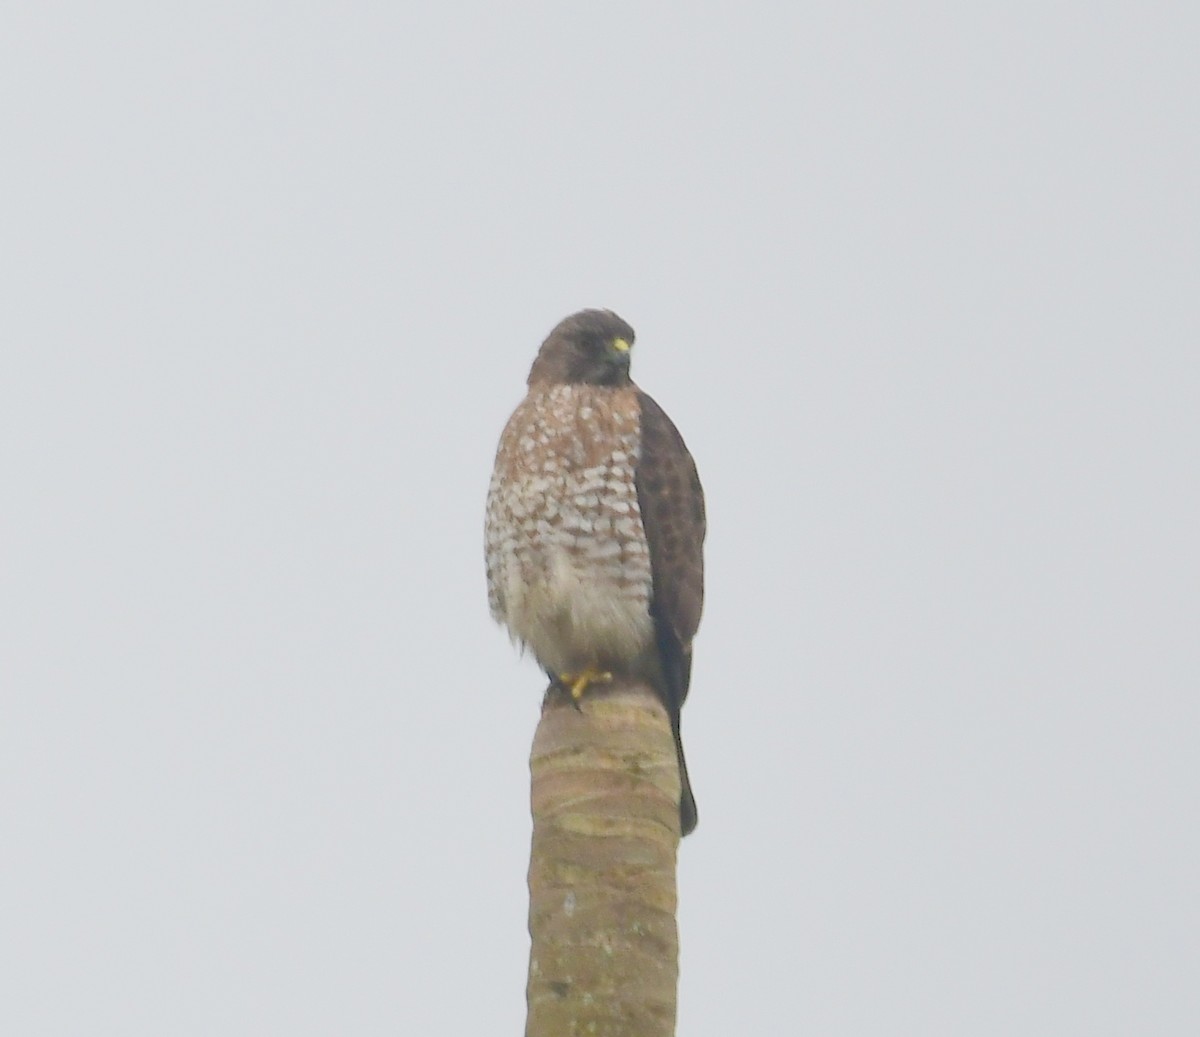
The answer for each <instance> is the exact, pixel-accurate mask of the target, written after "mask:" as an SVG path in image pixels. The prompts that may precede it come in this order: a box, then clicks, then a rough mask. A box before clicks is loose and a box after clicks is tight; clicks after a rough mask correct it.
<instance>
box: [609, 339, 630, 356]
mask: <svg viewBox="0 0 1200 1037" xmlns="http://www.w3.org/2000/svg"><path fill="white" fill-rule="evenodd" d="M613 349H615V350H616V351H617V352H618V353H628V352H629V343H628V342H626V341H625V339H623V338H615V339H613Z"/></svg>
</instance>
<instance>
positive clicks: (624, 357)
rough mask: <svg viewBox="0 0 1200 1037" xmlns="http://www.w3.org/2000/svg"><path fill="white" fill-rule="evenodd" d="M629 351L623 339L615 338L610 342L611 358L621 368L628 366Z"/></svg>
mask: <svg viewBox="0 0 1200 1037" xmlns="http://www.w3.org/2000/svg"><path fill="white" fill-rule="evenodd" d="M629 351H630V344H629V342H628V341H626V340H625V339H623V338H615V339H613V340H612V356H613V359H614V360H615V361H616V362H617V363H618V364H620V365H621V366H622V367H628V366H629Z"/></svg>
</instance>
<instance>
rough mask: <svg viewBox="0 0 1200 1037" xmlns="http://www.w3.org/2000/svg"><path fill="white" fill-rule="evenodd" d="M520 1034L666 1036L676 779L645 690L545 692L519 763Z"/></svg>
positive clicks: (670, 744) (669, 748)
mask: <svg viewBox="0 0 1200 1037" xmlns="http://www.w3.org/2000/svg"><path fill="white" fill-rule="evenodd" d="M530 771H531V774H532V779H533V792H532V802H533V849H532V855H531V857H530V862H529V934H530V937H531V940H532V946H531V948H530V956H529V983H528V986H527V988H526V996H527V1000H528V1005H529V1013H528V1016H527V1021H526V1026H525V1033H526V1037H572V1035H576V1034H578V1035H580V1037H583V1035H595V1037H672V1035H673V1034H674V1033H675V996H676V986H677V981H678V976H679V938H678V933H677V930H676V926H675V906H676V891H675V856H676V851H677V850H678V847H679V771H678V765H677V763H676V759H675V746H674V741H673V739H672V736H671V726H670V722H669V720H668V718H667V714H666V711H665V710H664V708H663V706H662V703H661V702H660V701H659V699H658V697H657V696H656V695H655V693H654V691H653V690H652V689H651V687H650V686H649V685H647V684H644V683H640V682H631V681H623V680H619V681H617V682H616V683H614V684H611V685H607V686H600V687H597V686H596V685H592V687H591V688H589V690H588V692H587V693H586V694H585V695H584V697H583V700H582V702H581V703H580V704H579V707H578V708H576V707H575V705H574V704H573V703H572V701H571V699H570V696H569V695H565V694H561V693H559V692H552V693H550V694H549V695H548V696H547V698H546V702H545V703H544V704H543V707H542V717H541V721H540V722H539V724H538V729H537V733H536V735H535V736H534V740H533V751H532V753H531V755H530Z"/></svg>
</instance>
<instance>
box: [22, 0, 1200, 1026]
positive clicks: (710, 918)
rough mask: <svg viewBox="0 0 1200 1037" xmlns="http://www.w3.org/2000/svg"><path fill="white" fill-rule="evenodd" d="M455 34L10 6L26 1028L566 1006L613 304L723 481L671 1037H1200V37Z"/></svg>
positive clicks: (185, 13) (990, 29) (366, 9)
mask: <svg viewBox="0 0 1200 1037" xmlns="http://www.w3.org/2000/svg"><path fill="white" fill-rule="evenodd" d="M423 6H425V5H423ZM432 8H433V5H428V7H427V8H426V9H424V10H422V9H418V8H417V7H416V6H415V5H411V4H373V5H347V4H313V3H300V4H295V5H282V4H277V5H271V4H262V3H239V4H236V5H233V4H215V5H214V4H205V5H187V6H181V5H163V4H148V3H141V4H134V3H124V4H121V3H117V4H105V5H84V4H38V5H32V4H11V5H8V6H7V7H6V9H5V13H4V14H3V16H0V86H2V91H0V105H2V106H3V109H2V115H0V119H2V121H0V131H2V137H3V157H2V158H0V178H2V182H0V190H2V201H0V221H2V226H0V264H2V267H0V277H2V280H0V294H2V296H3V298H2V300H0V351H2V359H0V464H2V468H0V478H2V482H3V495H4V504H3V508H2V511H0V523H2V525H3V532H2V536H0V562H2V565H3V573H2V575H0V605H2V607H3V617H2V626H0V637H2V638H3V641H2V645H0V782H2V783H3V786H2V789H0V829H2V833H3V852H2V859H0V869H2V871H3V880H2V881H0V956H2V958H3V961H2V962H0V1032H3V1033H5V1034H12V1035H34V1034H36V1035H85V1034H86V1035H89V1037H90V1035H96V1034H105V1035H107V1034H119V1035H134V1034H136V1035H141V1034H146V1035H161V1034H172V1035H175V1034H180V1035H184V1034H186V1035H191V1034H197V1035H199V1034H222V1035H229V1034H239V1035H240V1034H246V1035H262V1034H288V1035H295V1034H333V1033H354V1034H381V1035H382V1034H440V1033H447V1034H455V1033H457V1034H461V1033H484V1032H491V1033H517V1032H520V1028H521V1026H522V1021H523V1019H524V980H525V970H526V954H527V946H528V943H527V936H526V932H525V911H526V890H525V884H524V883H525V868H526V864H527V858H528V849H529V844H528V839H529V820H528V772H527V755H528V750H529V744H530V739H531V737H532V733H533V729H534V725H535V723H536V719H537V714H538V706H539V701H540V692H541V688H542V682H541V680H540V677H539V674H538V672H537V670H536V668H535V666H534V665H533V664H532V663H531V662H530V661H528V660H524V661H521V660H519V659H518V658H517V656H516V654H515V653H514V652H513V650H512V649H511V648H510V646H509V644H508V642H507V640H506V638H505V637H504V636H503V634H502V633H501V632H500V630H498V629H497V628H495V627H494V626H493V625H492V623H491V620H490V618H489V616H488V613H487V606H486V600H485V590H484V580H483V561H482V545H481V540H482V508H483V498H484V494H485V491H486V486H487V480H488V477H489V474H490V470H491V464H492V456H493V451H494V449H495V443H496V439H497V437H498V435H499V432H500V429H501V427H502V425H503V423H504V421H505V419H506V418H507V416H508V414H509V412H510V410H511V409H512V407H513V406H514V405H515V404H516V402H517V401H518V399H519V398H520V396H521V395H522V392H523V383H524V377H525V374H526V371H527V368H528V365H529V362H530V360H531V359H532V356H533V353H534V351H535V349H536V347H537V345H538V344H539V342H540V341H541V339H542V337H543V336H544V334H545V333H546V332H547V331H548V330H549V328H550V327H551V326H552V325H553V324H554V323H555V322H557V320H558V319H559V318H561V317H563V316H564V315H566V314H567V313H569V312H572V311H573V310H575V309H578V308H580V307H583V306H589V305H592V306H595V305H600V306H609V307H612V308H614V309H616V310H617V311H618V312H620V313H621V314H622V315H623V316H625V317H626V318H627V319H628V320H629V321H630V322H631V323H632V324H633V326H634V327H635V328H636V329H637V331H638V346H637V352H636V355H635V360H634V365H635V367H634V374H635V377H636V378H637V379H638V380H639V382H640V383H641V384H642V385H643V386H644V387H645V388H647V389H648V390H649V391H650V392H651V393H652V394H653V395H655V396H656V398H657V399H658V400H659V401H660V402H661V403H662V404H663V405H664V406H665V407H666V408H667V410H668V411H669V412H670V413H671V414H672V416H673V417H674V418H675V420H676V422H677V423H678V425H679V426H680V428H681V429H682V430H683V432H684V434H685V436H686V437H687V440H688V442H689V445H690V446H691V448H692V451H693V453H694V454H695V456H696V458H697V460H698V463H699V465H700V470H701V475H702V477H703V480H704V483H705V488H706V491H707V494H708V499H709V509H710V535H709V541H708V594H709V597H708V606H707V611H706V614H705V618H704V623H703V625H702V627H701V631H700V636H699V639H698V641H697V656H696V670H695V679H694V683H693V691H692V696H691V698H690V700H689V704H688V708H687V710H686V712H685V730H686V734H687V745H688V756H689V763H690V765H691V770H692V776H693V779H694V784H695V788H696V794H697V797H698V799H699V804H700V813H701V823H700V828H699V830H698V832H697V834H696V835H695V836H694V837H693V838H691V839H689V840H687V841H686V842H685V843H684V844H683V847H682V849H681V856H680V865H679V883H680V898H681V901H680V909H679V923H680V929H681V938H682V980H681V986H680V1021H679V1033H680V1035H681V1037H683V1035H688V1037H705V1035H729V1034H749V1033H763V1034H791V1033H795V1034H810V1033H812V1034H825V1035H834V1034H836V1035H864V1034H871V1035H874V1034H888V1035H893V1034H912V1035H928V1034H955V1035H961V1034H969V1035H973V1037H974V1035H992V1034H995V1035H1011V1034H1022V1035H1042V1034H1045V1035H1053V1037H1063V1035H1072V1034H1079V1035H1089V1037H1091V1035H1097V1034H1114V1035H1115V1034H1134V1033H1137V1034H1156V1035H1157V1034H1171V1035H1174V1034H1195V1033H1198V1032H1200V981H1198V977H1200V892H1198V889H1200V879H1198V877H1197V876H1198V875H1200V835H1198V834H1197V820H1196V819H1197V807H1198V804H1200V762H1198V760H1197V744H1198V739H1200V696H1198V694H1197V692H1198V684H1200V681H1198V678H1200V662H1198V654H1200V652H1198V648H1197V641H1198V638H1197V629H1198V625H1200V566H1198V564H1197V547H1196V539H1197V533H1196V530H1197V527H1198V523H1200V479H1198V471H1200V434H1198V430H1197V420H1196V413H1197V399H1198V389H1200V385H1198V381H1200V379H1198V378H1197V370H1198V368H1200V360H1198V355H1197V354H1198V345H1200V318H1198V310H1200V305H1198V302H1197V297H1198V288H1200V145H1198V142H1197V129H1196V127H1197V122H1196V119H1197V111H1198V110H1200V90H1198V89H1197V76H1198V74H1197V72H1196V41H1197V39H1198V38H1200V15H1198V14H1197V12H1198V11H1200V8H1197V7H1196V5H1195V4H1191V3H1175V4H1171V3H1149V4H1131V3H1130V4H1096V3H1090V4H1083V3H1057V4H1045V3H1038V4H1034V3H1016V4H1004V5H992V6H991V7H985V6H982V5H974V6H972V5H958V6H957V7H955V6H953V5H952V6H946V5H931V4H905V5H887V4H878V3H876V4H862V5H854V4H851V5H847V4H820V5H807V6H796V5H790V4H782V3H780V4H773V5H767V4H748V5H745V4H744V5H740V6H739V7H738V9H737V10H736V11H735V9H734V6H733V5H720V6H717V5H699V6H693V7H692V8H690V9H689V10H688V11H687V12H686V13H685V10H684V8H683V6H682V5H672V6H667V5H655V4H649V5H640V4H639V5H634V4H608V5H604V6H603V7H601V6H600V5H589V6H588V7H586V8H585V7H583V6H581V5H571V4H544V5H518V6H516V7H513V6H510V5H499V4H495V5H488V4H478V3H475V4H470V3H464V4H459V5H442V6H440V7H439V8H438V9H437V11H436V13H434V12H433V11H432Z"/></svg>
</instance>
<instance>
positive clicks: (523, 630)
mask: <svg viewBox="0 0 1200 1037" xmlns="http://www.w3.org/2000/svg"><path fill="white" fill-rule="evenodd" d="M633 338H634V336H633V329H632V328H631V327H630V326H629V325H628V324H626V323H625V322H624V321H623V320H622V319H621V318H620V317H618V316H617V315H616V314H615V313H611V312H609V311H608V310H584V311H582V312H581V313H576V314H575V315H574V316H571V317H568V318H567V319H566V320H564V321H563V322H562V323H561V324H559V325H558V327H556V328H555V329H554V330H553V331H552V332H550V336H549V337H548V338H547V339H546V341H545V342H543V343H542V348H541V349H540V350H539V351H538V355H537V359H535V360H534V362H533V367H532V369H531V370H530V372H529V379H528V385H529V393H528V395H526V397H525V399H524V400H523V401H522V403H521V404H520V406H518V407H517V409H516V411H514V413H513V416H512V417H511V418H509V421H508V425H507V426H505V429H504V432H503V434H502V435H501V437H500V447H499V449H498V450H497V452H496V468H495V471H494V473H493V475H492V483H491V487H490V489H489V490H488V500H487V523H486V537H485V541H486V545H485V546H486V551H487V581H488V599H489V603H490V604H491V609H492V615H493V617H495V619H496V621H497V622H498V623H503V624H504V625H505V626H507V627H508V631H509V634H510V635H511V636H512V638H513V640H514V641H517V642H520V643H521V644H522V645H523V646H525V647H527V648H529V649H530V650H531V651H532V652H533V654H534V655H535V656H536V657H537V660H538V662H539V663H540V664H541V666H542V667H543V668H544V669H545V670H546V672H547V673H548V674H549V675H550V679H551V681H553V682H555V683H557V684H559V685H562V686H563V687H566V688H569V689H570V691H571V693H572V694H573V695H574V696H575V698H576V699H578V698H579V697H580V696H581V695H582V694H583V692H584V690H585V689H586V687H587V685H588V684H589V683H593V682H598V681H605V680H611V679H612V676H613V675H614V674H618V675H627V676H632V677H640V678H643V679H645V680H648V681H650V682H651V683H652V684H653V685H654V687H655V688H656V689H657V690H658V693H659V694H660V695H661V696H662V700H663V702H664V704H665V705H666V707H667V712H668V714H669V715H670V718H671V729H672V731H673V732H674V735H675V749H676V752H677V754H678V757H679V779H680V784H681V785H682V788H683V795H682V800H681V803H680V823H681V829H682V832H683V834H684V835H687V834H688V833H689V832H691V831H692V829H694V828H695V827H696V801H695V799H693V798H692V790H691V786H690V784H689V783H688V773H687V765H686V764H685V763H684V758H683V743H682V741H681V740H680V734H679V711H680V709H681V708H682V706H683V702H684V699H686V698H687V693H688V683H689V680H690V678H691V670H692V637H693V636H694V635H695V633H696V628H697V627H698V626H699V624H700V610H701V607H702V605H703V600H704V558H703V553H702V549H703V543H704V492H703V490H701V488H700V479H699V476H697V474H696V465H695V463H694V462H693V461H692V456H691V454H689V453H688V449H687V447H686V446H685V445H684V442H683V437H682V436H680V434H679V432H678V430H677V429H676V428H675V426H674V424H673V423H672V422H671V419H670V418H668V417H667V415H666V414H665V413H664V412H663V410H662V408H661V407H659V405H658V404H657V403H655V402H654V401H653V400H652V399H651V398H650V397H649V396H647V395H646V394H645V393H644V392H642V390H641V389H639V388H638V387H637V386H636V385H634V383H633V382H632V381H630V378H629V354H630V351H631V348H632V346H633Z"/></svg>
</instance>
